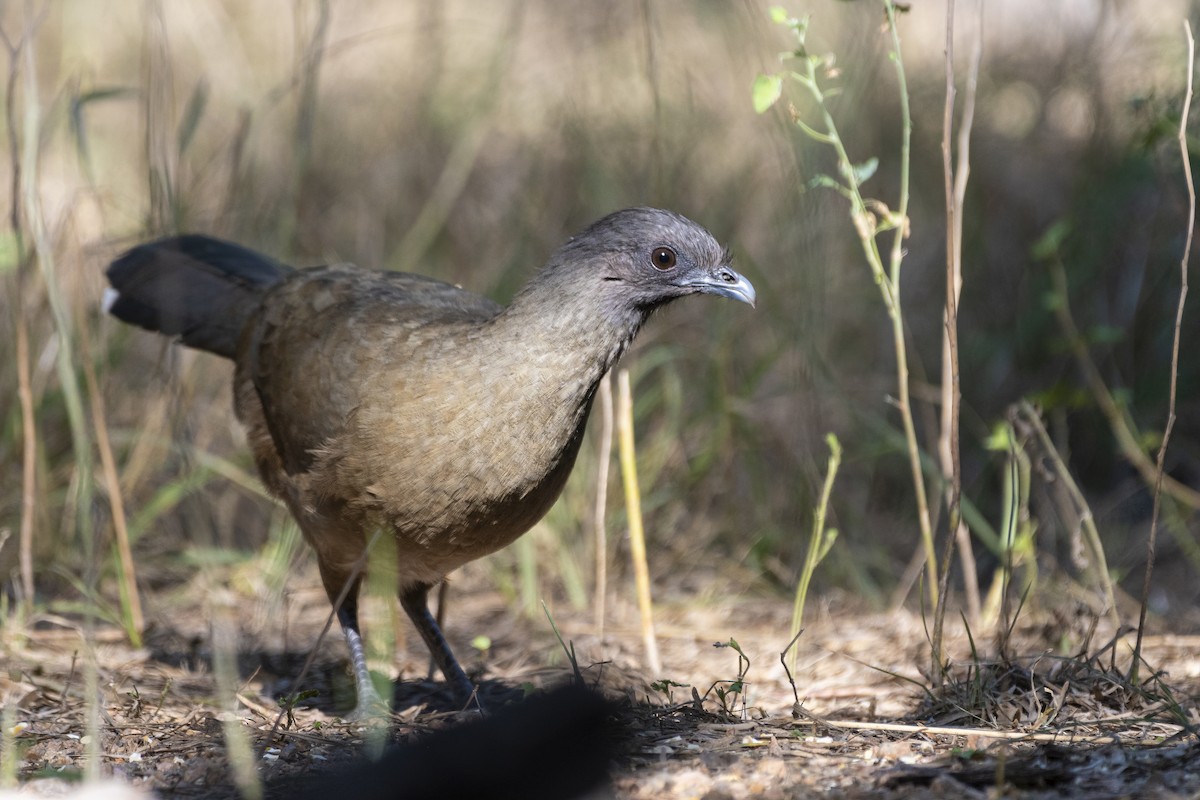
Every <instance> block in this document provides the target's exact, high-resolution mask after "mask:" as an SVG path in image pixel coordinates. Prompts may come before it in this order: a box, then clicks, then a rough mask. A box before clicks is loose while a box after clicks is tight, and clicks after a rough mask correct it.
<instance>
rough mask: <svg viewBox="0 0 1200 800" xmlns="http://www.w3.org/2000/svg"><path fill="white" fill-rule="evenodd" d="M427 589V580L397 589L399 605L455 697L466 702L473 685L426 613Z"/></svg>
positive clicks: (435, 624) (473, 692)
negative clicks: (423, 641)
mask: <svg viewBox="0 0 1200 800" xmlns="http://www.w3.org/2000/svg"><path fill="white" fill-rule="evenodd" d="M429 589H430V587H429V585H428V584H424V583H418V584H415V585H413V586H408V587H406V588H404V589H402V590H400V606H401V607H402V608H403V609H404V612H405V613H406V614H408V618H409V619H411V620H412V623H413V625H414V626H415V627H416V629H417V633H419V634H421V638H422V639H424V640H425V645H426V646H427V647H428V648H429V653H430V655H432V656H433V660H434V661H436V662H437V665H438V667H440V668H441V670H442V674H443V675H445V676H446V681H447V682H448V683H449V684H450V687H451V688H452V689H453V690H454V694H455V695H456V696H457V698H458V700H459V701H461V702H462V703H463V704H464V705H466V704H467V703H468V702H470V700H471V697H472V696H474V694H475V685H474V684H473V683H471V679H470V678H468V677H467V673H465V672H463V669H462V667H460V666H459V665H458V662H457V661H455V660H454V653H452V652H450V645H449V644H447V643H446V637H444V636H442V629H441V628H439V627H438V624H437V621H436V620H434V618H433V615H432V614H430V613H429V605H428V603H427V602H426V601H427V599H428V596H429Z"/></svg>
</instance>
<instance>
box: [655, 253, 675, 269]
mask: <svg viewBox="0 0 1200 800" xmlns="http://www.w3.org/2000/svg"><path fill="white" fill-rule="evenodd" d="M650 263H651V264H653V265H654V268H655V269H661V270H663V271H664V272H665V271H666V270H669V269H671V268H672V267H674V266H675V251H674V250H672V249H671V248H669V247H656V248H654V252H653V253H651V254H650Z"/></svg>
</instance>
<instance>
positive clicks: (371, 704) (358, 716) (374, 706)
mask: <svg viewBox="0 0 1200 800" xmlns="http://www.w3.org/2000/svg"><path fill="white" fill-rule="evenodd" d="M391 718H392V707H391V706H390V705H388V703H387V702H386V701H385V700H384V699H383V698H382V697H380V696H379V692H377V691H375V687H374V686H371V685H370V684H368V688H366V689H364V688H363V687H361V686H360V687H359V690H358V705H356V706H355V707H354V709H353V710H351V711H350V713H348V714H347V715H346V716H345V719H346V721H347V722H355V723H360V724H370V725H386V724H387V723H388V722H389V721H390V720H391Z"/></svg>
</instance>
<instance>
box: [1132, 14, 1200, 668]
mask: <svg viewBox="0 0 1200 800" xmlns="http://www.w3.org/2000/svg"><path fill="white" fill-rule="evenodd" d="M1183 32H1184V34H1185V35H1186V37H1187V46H1188V57H1187V92H1186V93H1185V94H1184V96H1183V111H1182V113H1181V115H1180V117H1179V153H1180V155H1181V157H1182V158H1183V178H1184V182H1185V183H1186V185H1187V193H1188V215H1187V237H1186V238H1185V239H1184V243H1183V255H1182V256H1181V257H1180V259H1179V304H1178V306H1176V308H1175V337H1174V339H1173V340H1172V342H1171V389H1170V393H1169V394H1168V396H1167V397H1168V399H1167V425H1166V427H1165V428H1163V437H1162V443H1161V444H1159V446H1158V459H1157V463H1156V465H1155V466H1156V470H1155V479H1154V505H1153V508H1152V510H1151V512H1150V535H1149V537H1148V538H1147V540H1146V575H1145V578H1144V579H1143V581H1142V605H1141V609H1140V611H1139V612H1138V629H1137V643H1136V644H1135V645H1134V648H1133V664H1132V665H1131V666H1130V668H1129V682H1130V683H1133V684H1136V683H1137V682H1138V665H1139V664H1140V663H1141V660H1142V635H1143V634H1144V632H1145V630H1146V609H1147V607H1148V606H1149V605H1150V581H1151V579H1152V576H1153V575H1154V548H1155V545H1156V544H1157V539H1158V513H1159V510H1160V508H1161V506H1162V485H1163V466H1164V462H1165V461H1166V458H1167V443H1168V442H1169V441H1170V440H1171V429H1172V428H1174V427H1175V396H1176V394H1177V389H1178V383H1179V334H1180V330H1181V328H1182V325H1183V304H1184V301H1185V300H1186V299H1187V293H1188V257H1189V256H1190V255H1191V252H1192V235H1193V233H1194V232H1195V228H1196V187H1195V185H1193V183H1192V162H1191V158H1190V156H1189V154H1188V144H1187V123H1188V114H1189V113H1190V112H1191V109H1192V73H1193V72H1194V70H1195V64H1196V42H1195V40H1194V39H1193V38H1192V26H1191V24H1190V23H1189V22H1188V21H1187V19H1186V18H1185V19H1184V20H1183Z"/></svg>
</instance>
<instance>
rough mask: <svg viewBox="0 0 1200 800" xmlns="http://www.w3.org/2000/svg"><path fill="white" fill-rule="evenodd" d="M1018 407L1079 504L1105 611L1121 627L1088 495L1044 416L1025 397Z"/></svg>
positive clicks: (1106, 563)
mask: <svg viewBox="0 0 1200 800" xmlns="http://www.w3.org/2000/svg"><path fill="white" fill-rule="evenodd" d="M1018 408H1019V409H1020V411H1021V415H1022V416H1023V418H1024V419H1025V421H1026V422H1027V423H1029V425H1030V426H1031V427H1032V428H1033V432H1034V433H1035V434H1036V435H1037V438H1038V443H1039V444H1041V446H1042V451H1043V452H1044V453H1045V454H1046V457H1047V458H1049V459H1050V461H1051V463H1052V464H1053V465H1054V471H1055V473H1056V474H1057V475H1058V477H1059V478H1060V479H1061V480H1062V483H1063V487H1064V488H1066V490H1067V494H1069V495H1070V496H1071V500H1072V501H1073V502H1074V504H1075V511H1076V513H1077V514H1079V524H1080V525H1081V526H1082V527H1083V530H1084V533H1086V534H1087V538H1088V544H1090V545H1091V548H1092V556H1093V557H1094V558H1095V560H1096V565H1095V570H1096V578H1097V580H1098V581H1099V582H1100V588H1101V590H1102V591H1103V592H1104V603H1105V606H1106V608H1105V609H1104V613H1106V614H1108V615H1109V617H1110V619H1111V620H1112V623H1113V625H1114V626H1115V627H1120V624H1121V620H1120V617H1119V616H1118V614H1117V599H1116V594H1115V593H1114V591H1113V583H1112V575H1110V574H1109V572H1108V559H1107V557H1106V556H1105V555H1104V545H1103V543H1102V542H1101V541H1100V531H1099V530H1098V529H1097V528H1096V518H1095V516H1094V515H1093V514H1092V509H1091V506H1089V505H1088V502H1087V498H1085V497H1084V496H1083V491H1082V490H1080V488H1079V484H1077V483H1076V482H1075V478H1074V477H1073V476H1072V475H1071V471H1070V470H1069V469H1067V465H1066V463H1065V462H1064V461H1063V459H1062V456H1061V455H1059V452H1058V450H1057V449H1056V448H1055V446H1054V442H1053V441H1052V440H1051V439H1050V434H1049V433H1047V432H1046V426H1045V425H1043V424H1042V418H1041V416H1039V414H1038V413H1037V411H1035V410H1034V408H1033V406H1031V405H1030V404H1029V401H1028V400H1022V401H1021V402H1020V403H1018Z"/></svg>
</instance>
